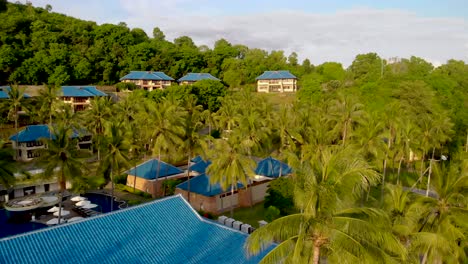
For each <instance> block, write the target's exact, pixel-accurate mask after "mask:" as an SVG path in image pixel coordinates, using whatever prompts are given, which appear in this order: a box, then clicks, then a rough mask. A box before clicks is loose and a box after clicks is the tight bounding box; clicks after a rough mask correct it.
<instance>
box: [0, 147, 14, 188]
mask: <svg viewBox="0 0 468 264" xmlns="http://www.w3.org/2000/svg"><path fill="white" fill-rule="evenodd" d="M11 152H12V151H11V149H8V148H5V142H4V141H3V140H0V184H1V185H3V187H4V188H5V189H6V190H8V189H9V188H11V187H12V186H13V185H14V184H15V175H14V173H15V171H16V166H15V163H14V161H13V160H12V158H11V156H12V153H11Z"/></svg>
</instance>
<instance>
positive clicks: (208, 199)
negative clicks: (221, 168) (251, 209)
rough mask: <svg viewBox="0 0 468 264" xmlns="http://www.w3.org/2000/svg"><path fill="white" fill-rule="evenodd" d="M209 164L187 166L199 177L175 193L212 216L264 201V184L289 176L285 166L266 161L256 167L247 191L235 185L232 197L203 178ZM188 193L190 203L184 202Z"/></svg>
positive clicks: (289, 172)
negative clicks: (232, 208) (233, 208)
mask: <svg viewBox="0 0 468 264" xmlns="http://www.w3.org/2000/svg"><path fill="white" fill-rule="evenodd" d="M210 164H211V162H210V161H204V160H198V162H197V163H196V164H194V165H193V166H191V170H194V171H196V172H197V173H199V174H200V175H199V176H195V177H194V178H192V179H190V183H189V182H188V181H186V182H183V183H181V184H179V185H177V187H176V190H175V193H176V194H181V195H182V196H184V198H185V199H186V200H188V201H190V205H192V207H193V208H195V209H196V210H203V211H205V212H210V213H213V214H220V213H223V212H225V211H228V210H229V209H230V208H231V206H232V207H248V206H250V205H251V203H253V204H255V203H259V202H262V201H263V200H265V195H266V191H267V189H268V184H269V182H270V181H271V180H274V179H276V178H278V177H282V176H287V175H289V174H291V173H292V170H291V168H290V167H289V166H288V165H287V164H285V163H283V162H281V161H279V160H277V159H274V158H272V157H268V158H266V159H263V160H260V161H259V162H258V163H257V168H256V170H255V174H256V175H255V177H254V178H253V179H252V182H251V183H250V184H249V189H250V188H251V190H247V189H245V187H244V185H242V184H241V183H238V184H237V187H236V188H235V189H236V190H235V192H234V194H232V193H231V190H230V188H228V189H227V190H223V189H222V188H221V186H220V185H219V184H213V183H210V175H208V174H206V169H207V168H208V166H210ZM189 193H190V199H188V198H189ZM251 201H252V202H251Z"/></svg>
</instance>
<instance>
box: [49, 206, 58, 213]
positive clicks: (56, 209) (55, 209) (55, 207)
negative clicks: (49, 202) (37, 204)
mask: <svg viewBox="0 0 468 264" xmlns="http://www.w3.org/2000/svg"><path fill="white" fill-rule="evenodd" d="M58 210H59V207H57V206H54V207H52V208H50V209H49V210H47V212H49V213H55V212H58Z"/></svg>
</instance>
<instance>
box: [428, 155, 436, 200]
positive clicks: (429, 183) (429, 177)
mask: <svg viewBox="0 0 468 264" xmlns="http://www.w3.org/2000/svg"><path fill="white" fill-rule="evenodd" d="M434 152H435V147H432V157H431V160H430V161H429V174H428V176H427V188H426V197H428V196H429V192H430V189H431V173H432V162H433V161H434Z"/></svg>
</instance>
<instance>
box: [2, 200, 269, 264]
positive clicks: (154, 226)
mask: <svg viewBox="0 0 468 264" xmlns="http://www.w3.org/2000/svg"><path fill="white" fill-rule="evenodd" d="M246 239H247V235H246V234H243V233H241V232H238V231H235V230H233V229H229V228H227V227H224V226H221V225H218V224H216V223H213V222H210V221H208V220H204V219H203V218H202V217H200V216H199V215H198V214H197V212H195V211H194V210H193V209H192V208H191V207H190V205H188V203H187V202H186V201H185V200H184V199H183V198H182V197H181V196H180V195H178V196H172V197H169V198H165V199H161V200H157V201H154V202H151V203H147V204H143V205H140V206H135V207H132V208H128V209H124V210H119V211H116V212H113V213H109V214H103V215H100V216H96V217H92V218H88V219H86V220H83V221H80V222H75V223H69V224H63V225H60V226H57V227H52V228H46V229H42V230H40V231H36V232H32V233H26V234H23V235H19V236H15V237H10V238H6V239H2V240H0V263H15V264H16V263H60V264H66V263H100V264H103V263H206V264H218V263H227V264H230V263H232V264H234V263H236V264H237V263H258V262H259V261H260V260H261V258H263V257H264V256H265V254H266V253H267V252H268V251H270V250H271V249H272V247H273V245H272V246H270V247H269V248H268V249H267V250H265V251H263V252H262V253H260V254H259V255H257V256H254V257H251V258H247V257H246V254H245V252H244V249H243V246H244V243H245V240H246Z"/></svg>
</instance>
